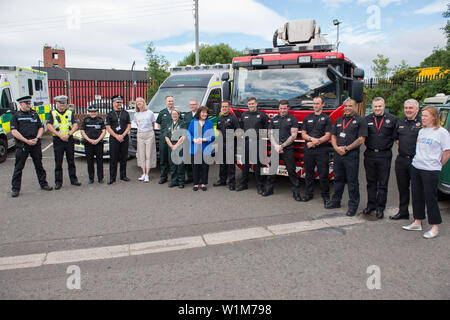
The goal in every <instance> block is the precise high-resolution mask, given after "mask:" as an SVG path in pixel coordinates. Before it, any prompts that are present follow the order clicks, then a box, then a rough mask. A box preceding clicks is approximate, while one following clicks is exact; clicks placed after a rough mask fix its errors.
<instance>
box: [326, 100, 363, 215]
mask: <svg viewBox="0 0 450 320" xmlns="http://www.w3.org/2000/svg"><path fill="white" fill-rule="evenodd" d="M357 110H358V105H357V104H356V101H355V100H353V99H348V100H347V101H346V102H345V106H344V113H345V114H344V116H342V117H340V118H339V119H337V120H336V122H335V123H334V126H333V129H332V132H331V144H332V146H333V148H334V158H333V161H334V167H333V168H334V194H333V196H332V198H331V200H330V202H328V203H327V204H326V205H325V208H327V209H332V208H340V207H341V200H342V194H343V192H344V187H345V183H347V184H348V194H349V201H348V211H347V215H348V216H354V215H355V214H356V210H358V206H359V199H360V197H359V181H358V174H359V147H360V146H361V145H362V144H363V143H364V141H365V139H366V138H365V137H367V122H366V119H364V118H361V117H360V116H359V115H358V114H357V113H356V111H357Z"/></svg>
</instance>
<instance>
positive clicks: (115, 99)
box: [111, 94, 123, 102]
mask: <svg viewBox="0 0 450 320" xmlns="http://www.w3.org/2000/svg"><path fill="white" fill-rule="evenodd" d="M111 100H112V102H123V97H122V96H121V95H120V94H117V95H115V96H112V97H111Z"/></svg>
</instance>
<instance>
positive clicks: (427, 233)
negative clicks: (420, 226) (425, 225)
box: [423, 230, 439, 239]
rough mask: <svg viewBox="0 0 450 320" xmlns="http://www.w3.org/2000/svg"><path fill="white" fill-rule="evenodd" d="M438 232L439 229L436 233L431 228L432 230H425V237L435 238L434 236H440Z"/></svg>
mask: <svg viewBox="0 0 450 320" xmlns="http://www.w3.org/2000/svg"><path fill="white" fill-rule="evenodd" d="M438 234H439V231H438V232H436V233H433V231H431V230H430V231H427V232H425V233H424V234H423V237H424V238H426V239H433V238H436V237H437V236H438Z"/></svg>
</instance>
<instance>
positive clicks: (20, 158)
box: [11, 141, 48, 191]
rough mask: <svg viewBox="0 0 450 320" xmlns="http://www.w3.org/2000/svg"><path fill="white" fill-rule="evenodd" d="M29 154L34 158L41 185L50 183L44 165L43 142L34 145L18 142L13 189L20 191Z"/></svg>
mask: <svg viewBox="0 0 450 320" xmlns="http://www.w3.org/2000/svg"><path fill="white" fill-rule="evenodd" d="M28 155H30V156H31V159H33V164H34V170H35V171H36V175H37V178H38V181H39V184H40V185H41V187H43V186H46V185H48V183H47V175H46V172H45V170H44V167H43V166H42V149H41V142H40V141H39V142H38V143H37V144H36V145H34V146H29V145H27V144H25V143H24V144H23V145H22V144H20V145H19V144H18V145H17V146H16V161H15V164H14V173H13V176H12V181H11V184H12V190H13V191H20V187H21V184H22V170H23V168H24V167H25V162H26V161H27V158H28Z"/></svg>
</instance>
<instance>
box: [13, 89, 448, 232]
mask: <svg viewBox="0 0 450 320" xmlns="http://www.w3.org/2000/svg"><path fill="white" fill-rule="evenodd" d="M54 100H55V102H56V106H57V108H56V109H55V110H53V111H52V112H51V114H50V117H49V119H48V122H47V128H48V130H49V131H50V133H51V134H52V135H53V149H54V154H55V189H56V190H58V189H60V188H61V187H62V182H63V178H62V177H63V174H62V162H63V158H64V154H65V155H66V159H67V163H68V168H69V177H70V182H71V184H73V185H76V186H79V185H81V183H80V182H79V181H78V179H77V176H76V168H75V161H74V144H73V137H72V136H73V134H74V132H75V131H77V130H79V129H80V130H81V134H82V136H83V138H84V143H85V151H86V158H87V166H88V175H89V183H93V182H94V158H96V162H97V178H98V182H99V183H103V162H102V161H103V138H104V136H105V134H106V132H109V135H110V138H109V144H110V168H109V169H110V171H109V172H110V177H109V181H108V184H112V183H114V182H115V181H116V176H117V166H118V164H120V179H121V180H123V181H129V180H130V179H129V178H128V177H127V174H126V164H127V158H128V144H129V138H128V133H129V131H130V129H131V119H130V115H129V113H128V112H126V111H124V110H123V109H122V103H123V98H122V97H121V96H114V97H112V101H113V111H111V112H110V113H108V114H107V116H106V121H103V119H102V118H101V117H99V115H98V113H97V111H98V110H97V108H96V106H95V105H94V106H91V107H90V108H89V110H88V112H89V115H88V116H87V117H86V118H85V119H84V120H83V123H82V125H81V127H80V128H79V125H78V123H77V122H76V121H75V118H74V114H73V112H72V111H71V110H68V109H67V97H66V96H58V97H56V98H54ZM18 102H19V104H20V110H19V111H18V112H17V113H15V115H14V116H13V117H12V119H11V132H12V134H13V135H14V137H15V138H16V144H17V148H16V162H15V168H14V174H13V178H12V193H11V195H12V197H17V196H19V192H20V186H21V175H22V169H23V167H24V165H25V161H26V159H27V157H28V154H30V155H31V157H32V159H33V162H34V165H35V170H36V174H37V176H38V180H39V183H40V186H41V188H42V189H44V190H47V191H50V190H53V188H52V187H50V186H49V185H48V183H47V181H46V173H45V170H44V169H43V167H42V151H41V145H40V138H41V136H42V134H43V131H44V130H43V124H42V122H41V120H40V119H39V116H38V115H37V113H36V112H35V111H33V110H32V109H31V108H30V106H31V97H30V96H26V97H23V98H20V99H18ZM165 102H166V108H164V109H163V110H162V111H161V112H159V114H158V117H155V115H154V114H153V112H152V111H150V110H148V109H147V105H146V103H145V100H144V99H142V98H137V99H136V112H135V117H134V120H133V121H135V123H136V126H137V154H136V158H137V163H138V166H139V167H141V168H142V176H141V177H140V178H139V180H140V181H144V182H149V170H150V169H152V168H155V167H156V143H155V132H154V129H155V124H158V125H159V129H160V139H159V157H160V167H161V176H160V180H159V184H164V183H166V182H168V178H169V173H170V177H171V181H170V183H169V185H168V186H169V187H171V188H172V187H176V186H178V187H179V188H184V186H185V184H189V183H193V190H194V191H197V190H199V189H202V190H203V191H206V190H207V185H208V172H209V165H210V164H211V161H210V158H211V157H214V154H215V152H219V153H221V156H222V157H221V158H220V159H221V160H220V161H219V162H220V172H219V179H218V181H216V182H215V183H214V184H213V185H214V186H215V187H218V186H226V185H228V187H229V189H230V190H236V191H242V190H246V189H248V182H249V171H250V167H252V168H253V171H254V173H255V180H256V189H257V192H258V194H260V195H262V196H264V197H268V196H270V195H272V194H273V193H274V185H275V180H276V172H273V171H271V172H270V173H269V174H267V172H265V173H263V170H262V168H263V167H264V166H265V165H267V163H266V160H267V159H264V157H260V156H258V157H256V159H252V157H251V154H250V153H251V152H250V150H251V148H252V146H255V144H256V149H257V154H258V155H260V154H265V153H267V140H263V139H261V138H263V137H267V139H268V140H269V141H270V145H271V152H274V153H276V155H277V156H278V157H277V158H276V159H281V160H282V161H283V162H284V165H285V167H286V171H287V175H288V176H289V180H290V183H291V189H292V193H293V198H294V199H295V200H296V201H302V202H307V201H310V200H312V199H313V196H314V195H313V191H314V174H315V168H316V167H317V171H318V174H319V183H320V192H321V196H322V199H323V203H324V207H325V208H327V209H333V208H340V207H341V199H342V195H343V192H344V188H345V185H346V184H347V187H348V193H349V201H348V210H347V215H348V216H354V215H355V214H356V211H357V209H358V207H359V202H360V194H359V162H360V160H359V159H360V147H361V145H363V144H365V145H366V150H365V152H364V168H365V172H366V179H367V195H368V201H367V206H366V208H365V209H364V210H363V214H367V215H368V214H371V213H372V212H374V211H375V212H376V217H377V218H378V219H382V218H383V217H384V210H385V207H386V202H387V193H388V181H389V174H390V169H391V162H392V146H393V144H394V143H397V144H398V157H397V159H396V160H395V173H396V178H397V185H398V190H399V194H400V205H399V211H398V213H397V214H396V215H394V216H391V217H390V218H391V219H393V220H398V219H409V211H408V206H409V203H410V186H411V191H412V199H413V201H412V205H413V216H414V222H413V223H412V224H410V225H408V226H404V227H403V228H404V229H405V230H418V231H420V230H422V224H421V223H422V220H424V219H425V207H426V209H427V214H428V221H429V224H430V225H431V226H432V228H431V230H429V231H428V232H426V233H425V234H424V237H425V238H434V237H436V236H437V235H438V233H439V229H438V226H439V224H441V223H442V218H441V215H440V211H439V207H438V204H437V185H438V181H439V173H440V171H441V169H442V166H443V165H444V164H445V163H446V162H447V160H448V159H449V158H450V134H449V132H448V131H447V130H445V129H443V128H441V127H440V120H439V114H438V111H437V109H436V108H435V107H425V108H423V109H422V112H421V117H419V115H418V114H419V103H418V102H417V101H416V100H414V99H410V100H407V101H406V102H405V103H404V113H405V118H403V119H397V118H396V117H395V116H393V115H392V114H389V113H387V112H385V101H384V100H383V98H380V97H377V98H375V99H374V100H373V101H372V108H373V113H372V114H370V115H368V116H366V117H365V118H363V117H361V116H359V115H358V113H357V110H358V105H357V103H356V101H354V100H352V99H347V100H346V101H345V106H344V115H343V116H342V117H340V118H338V119H337V120H336V121H335V123H334V125H333V124H332V121H331V118H330V117H329V116H328V115H327V114H326V113H325V112H324V111H323V108H324V106H325V103H324V99H323V98H322V97H320V96H319V97H316V98H314V100H313V109H314V112H313V113H311V114H310V115H308V116H306V117H305V118H304V120H303V123H302V124H301V125H300V124H299V122H298V121H297V119H296V118H295V117H294V116H293V115H291V114H290V113H289V102H288V101H286V100H282V101H280V102H279V106H278V109H279V114H277V115H276V116H275V117H273V118H272V119H271V121H269V118H268V116H267V115H266V114H265V113H264V112H261V111H260V110H258V102H257V99H256V98H254V97H251V98H249V99H248V101H247V106H248V111H246V112H243V113H242V114H241V115H240V119H238V118H237V117H236V115H234V114H233V113H232V112H231V105H230V102H229V101H223V102H222V104H221V115H220V117H219V119H218V122H217V130H218V132H219V133H220V135H221V140H220V143H219V144H218V148H216V149H214V148H213V145H212V144H213V141H214V140H215V139H216V134H215V130H214V127H213V124H212V123H211V121H210V120H208V116H209V109H208V107H206V106H199V105H198V101H197V100H195V99H192V100H191V101H190V103H189V106H190V112H188V113H186V114H185V115H182V114H181V112H180V111H179V110H177V109H176V108H175V103H174V98H173V97H172V96H167V97H166V99H165ZM155 118H156V119H155ZM249 130H254V132H255V133H256V134H255V135H247V134H246V132H248V131H249ZM230 132H231V134H230ZM299 134H300V136H301V138H302V140H304V142H305V145H304V149H303V151H304V153H303V155H304V156H303V162H304V170H305V193H304V196H302V195H301V193H300V182H299V179H298V177H297V173H296V163H295V162H296V159H295V151H296V148H295V147H294V142H295V141H296V140H297V139H298V135H299ZM237 140H240V141H241V143H242V146H243V147H242V149H243V156H244V157H243V159H244V160H243V162H242V178H241V180H240V183H239V184H238V185H237V186H236V178H235V175H236V169H235V168H236V166H235V156H236V141H237ZM329 141H331V146H332V148H333V150H334V155H333V171H334V193H333V194H332V195H331V194H330V186H329ZM183 145H184V146H186V145H187V146H188V148H187V149H186V148H182V147H181V146H183ZM186 150H189V154H183V152H185V153H186ZM260 150H262V152H260ZM174 153H175V154H176V157H175V156H174ZM177 157H178V158H177ZM176 158H177V160H176V161H175V159H176ZM180 159H181V160H180ZM275 167H276V168H277V167H278V161H277V163H276V164H275Z"/></svg>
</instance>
